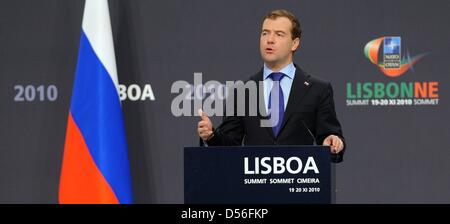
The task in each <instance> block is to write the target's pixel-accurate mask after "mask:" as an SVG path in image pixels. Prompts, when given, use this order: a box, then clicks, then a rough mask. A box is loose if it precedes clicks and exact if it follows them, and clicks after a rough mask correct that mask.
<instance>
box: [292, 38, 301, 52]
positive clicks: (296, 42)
mask: <svg viewBox="0 0 450 224" xmlns="http://www.w3.org/2000/svg"><path fill="white" fill-rule="evenodd" d="M292 42H293V45H292V49H291V50H292V51H296V50H297V49H298V48H299V47H300V38H298V37H297V38H295V39H294V40H293V41H292Z"/></svg>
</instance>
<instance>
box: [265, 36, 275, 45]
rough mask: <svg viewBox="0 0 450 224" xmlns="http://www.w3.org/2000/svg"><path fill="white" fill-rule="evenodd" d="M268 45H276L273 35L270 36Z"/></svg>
mask: <svg viewBox="0 0 450 224" xmlns="http://www.w3.org/2000/svg"><path fill="white" fill-rule="evenodd" d="M267 43H268V44H273V43H275V37H274V35H273V34H270V35H269V36H268V37H267Z"/></svg>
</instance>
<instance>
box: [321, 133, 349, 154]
mask: <svg viewBox="0 0 450 224" xmlns="http://www.w3.org/2000/svg"><path fill="white" fill-rule="evenodd" d="M323 145H326V146H330V149H331V153H334V154H338V153H339V152H340V151H342V149H344V142H343V141H342V140H341V139H340V138H339V137H338V136H336V135H329V136H328V137H327V138H325V140H323Z"/></svg>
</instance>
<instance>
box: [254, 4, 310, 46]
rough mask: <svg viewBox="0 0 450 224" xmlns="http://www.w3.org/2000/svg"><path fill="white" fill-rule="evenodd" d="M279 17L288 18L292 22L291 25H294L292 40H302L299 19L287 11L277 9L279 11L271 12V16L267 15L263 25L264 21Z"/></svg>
mask: <svg viewBox="0 0 450 224" xmlns="http://www.w3.org/2000/svg"><path fill="white" fill-rule="evenodd" d="M279 17H286V18H288V19H289V20H290V21H291V23H292V28H291V35H292V40H294V39H295V38H297V37H298V38H299V39H301V36H302V27H301V24H300V21H299V20H298V19H297V17H295V15H294V14H292V13H291V12H289V11H287V10H285V9H277V10H274V11H272V12H270V13H269V14H267V15H266V16H265V17H264V19H263V21H262V23H264V21H265V20H266V19H276V18H279ZM262 23H261V24H262Z"/></svg>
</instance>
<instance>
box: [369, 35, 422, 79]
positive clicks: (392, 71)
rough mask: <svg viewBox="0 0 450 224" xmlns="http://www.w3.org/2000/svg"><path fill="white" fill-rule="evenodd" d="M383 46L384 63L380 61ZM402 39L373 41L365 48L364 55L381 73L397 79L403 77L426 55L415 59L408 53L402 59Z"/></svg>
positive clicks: (382, 38) (388, 38) (389, 38)
mask: <svg viewBox="0 0 450 224" xmlns="http://www.w3.org/2000/svg"><path fill="white" fill-rule="evenodd" d="M382 44H383V47H382V49H383V52H382V59H383V60H382V61H381V60H379V58H380V57H379V55H380V49H381V45H382ZM401 50H402V38H401V37H380V38H377V39H375V40H372V41H370V42H368V43H367V44H366V46H365V47H364V54H365V56H366V58H367V59H369V61H370V62H372V63H373V64H375V65H376V66H378V68H379V69H380V70H381V72H382V73H383V74H385V75H387V76H389V77H397V76H401V75H403V74H404V73H405V72H407V71H408V70H412V69H413V65H414V64H416V63H417V62H418V61H419V60H420V59H421V58H422V57H424V56H425V54H420V55H417V56H414V57H411V56H410V55H409V52H406V55H404V56H403V57H402V54H401V52H402V51H401Z"/></svg>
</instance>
